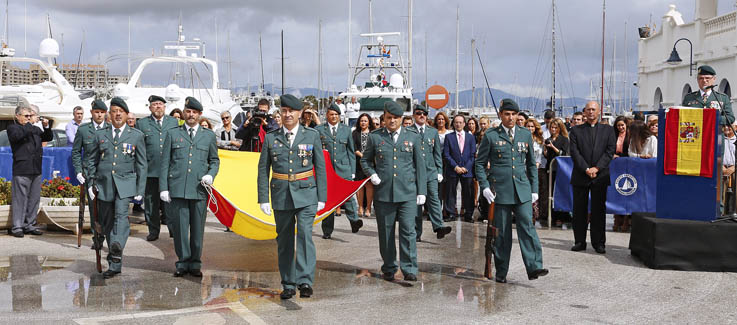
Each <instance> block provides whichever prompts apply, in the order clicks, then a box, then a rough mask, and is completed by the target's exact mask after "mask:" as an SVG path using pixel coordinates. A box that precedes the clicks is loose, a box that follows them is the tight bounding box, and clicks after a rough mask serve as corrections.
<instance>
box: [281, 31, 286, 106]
mask: <svg viewBox="0 0 737 325" xmlns="http://www.w3.org/2000/svg"><path fill="white" fill-rule="evenodd" d="M285 88H286V87H284V30H283V29H282V30H281V94H282V95H284V89H285Z"/></svg>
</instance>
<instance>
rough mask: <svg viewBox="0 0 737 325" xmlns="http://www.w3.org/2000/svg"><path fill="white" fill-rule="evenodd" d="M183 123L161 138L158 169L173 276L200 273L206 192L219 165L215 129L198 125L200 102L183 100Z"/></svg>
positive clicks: (198, 274)
mask: <svg viewBox="0 0 737 325" xmlns="http://www.w3.org/2000/svg"><path fill="white" fill-rule="evenodd" d="M183 114H184V125H182V126H181V127H177V128H174V129H170V130H169V131H168V133H167V135H166V140H165V141H164V152H163V153H162V155H161V171H160V172H159V191H160V193H159V198H160V199H161V200H162V201H164V202H167V203H169V207H168V211H169V213H171V217H172V218H171V220H169V222H167V225H169V226H170V227H171V228H170V229H171V230H172V231H173V232H174V251H175V252H176V254H177V258H178V260H177V262H176V263H175V265H176V271H175V272H174V276H175V277H181V276H184V274H185V273H189V274H191V275H192V276H194V277H198V278H200V277H202V271H201V268H202V242H203V239H204V235H205V219H206V218H207V200H208V194H207V190H206V188H205V186H210V185H212V182H213V180H214V179H215V176H216V175H217V173H218V169H219V168H220V158H219V157H218V147H217V140H216V139H215V133H214V132H212V130H210V129H207V128H202V127H200V123H199V121H200V116H202V104H200V102H199V101H197V99H195V98H194V97H187V98H186V99H185V100H184V112H183Z"/></svg>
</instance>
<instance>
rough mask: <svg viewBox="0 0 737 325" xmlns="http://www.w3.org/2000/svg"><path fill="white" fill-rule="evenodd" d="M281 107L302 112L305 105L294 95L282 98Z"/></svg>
mask: <svg viewBox="0 0 737 325" xmlns="http://www.w3.org/2000/svg"><path fill="white" fill-rule="evenodd" d="M280 99H281V107H289V108H291V109H296V110H302V107H304V104H302V101H301V100H299V99H297V97H294V95H290V94H286V95H283V96H281V98H280Z"/></svg>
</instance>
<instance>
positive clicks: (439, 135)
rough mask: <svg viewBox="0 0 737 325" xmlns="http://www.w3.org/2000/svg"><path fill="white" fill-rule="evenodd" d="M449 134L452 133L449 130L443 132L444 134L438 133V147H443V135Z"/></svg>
mask: <svg viewBox="0 0 737 325" xmlns="http://www.w3.org/2000/svg"><path fill="white" fill-rule="evenodd" d="M450 132H453V131H451V130H445V132H440V131H438V138H440V146H441V147H442V146H444V145H445V135H446V134H448V133H450Z"/></svg>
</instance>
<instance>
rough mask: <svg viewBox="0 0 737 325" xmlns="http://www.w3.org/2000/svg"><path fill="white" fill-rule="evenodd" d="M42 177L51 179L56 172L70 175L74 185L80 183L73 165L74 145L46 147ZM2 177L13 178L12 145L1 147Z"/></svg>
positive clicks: (60, 175)
mask: <svg viewBox="0 0 737 325" xmlns="http://www.w3.org/2000/svg"><path fill="white" fill-rule="evenodd" d="M43 150H44V153H43V162H42V165H41V177H42V178H43V179H44V180H46V179H51V178H52V177H53V175H54V172H57V176H59V177H62V178H64V177H69V182H70V183H72V185H79V182H77V177H76V175H75V174H74V165H72V147H60V148H44V149H43ZM0 177H2V178H5V179H6V180H8V181H9V180H11V179H13V152H12V151H11V150H10V147H0Z"/></svg>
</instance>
